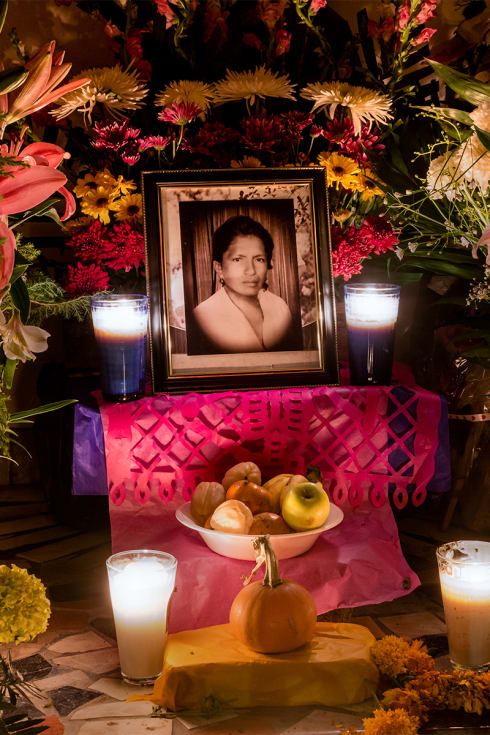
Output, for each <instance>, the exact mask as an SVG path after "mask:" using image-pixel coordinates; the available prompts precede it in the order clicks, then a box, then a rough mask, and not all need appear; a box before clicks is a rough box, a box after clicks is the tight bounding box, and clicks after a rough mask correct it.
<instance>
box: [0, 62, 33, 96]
mask: <svg viewBox="0 0 490 735" xmlns="http://www.w3.org/2000/svg"><path fill="white" fill-rule="evenodd" d="M28 76H29V72H28V71H24V67H23V66H15V67H10V69H5V70H4V71H1V72H0V94H8V92H13V91H14V89H17V87H20V85H21V84H24V82H25V80H26V79H27V77H28Z"/></svg>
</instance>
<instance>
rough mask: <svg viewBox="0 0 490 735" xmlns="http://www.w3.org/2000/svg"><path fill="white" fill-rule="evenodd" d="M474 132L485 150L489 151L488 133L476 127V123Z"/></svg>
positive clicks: (489, 135)
mask: <svg viewBox="0 0 490 735" xmlns="http://www.w3.org/2000/svg"><path fill="white" fill-rule="evenodd" d="M475 132H476V134H477V135H478V138H479V139H480V141H481V142H482V143H483V145H484V146H485V148H486V149H487V151H490V134H489V133H487V132H485V130H480V128H477V127H476V125H475Z"/></svg>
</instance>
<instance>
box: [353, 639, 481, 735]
mask: <svg viewBox="0 0 490 735" xmlns="http://www.w3.org/2000/svg"><path fill="white" fill-rule="evenodd" d="M371 655H372V658H373V660H374V662H375V664H376V666H377V667H378V669H379V672H380V674H381V684H382V688H383V698H382V700H381V702H380V706H379V707H378V708H376V709H375V710H374V712H373V713H372V716H371V717H366V718H363V725H364V730H363V731H364V733H365V734H366V735H392V733H395V732H396V733H397V735H418V733H419V732H420V728H421V727H422V726H423V725H425V724H426V723H427V722H428V720H429V718H430V715H431V712H434V711H439V710H447V709H449V710H453V711H457V710H464V712H467V713H475V714H477V715H481V714H482V712H483V710H486V709H490V672H483V673H479V672H475V671H457V670H455V671H452V672H450V673H447V672H441V671H436V669H435V664H434V660H433V658H432V657H431V656H430V655H429V653H428V652H427V649H426V647H425V646H424V644H423V643H422V642H421V641H417V640H414V641H411V642H408V641H406V640H404V639H403V638H398V637H397V636H394V635H390V636H385V637H384V638H381V639H380V640H377V641H376V642H375V643H374V645H373V647H372V649H371ZM387 682H390V683H391V684H393V683H394V684H396V688H389V686H388V684H387ZM358 732H359V731H358V730H356V729H355V728H350V729H349V730H348V731H345V730H344V731H342V735H356V733H358Z"/></svg>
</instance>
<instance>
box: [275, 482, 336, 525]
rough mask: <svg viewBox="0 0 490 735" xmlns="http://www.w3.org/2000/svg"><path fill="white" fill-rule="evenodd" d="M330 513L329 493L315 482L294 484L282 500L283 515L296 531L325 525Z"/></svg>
mask: <svg viewBox="0 0 490 735" xmlns="http://www.w3.org/2000/svg"><path fill="white" fill-rule="evenodd" d="M329 513H330V501H329V499H328V495H327V493H326V492H325V490H323V489H322V488H320V487H318V485H315V484H314V483H313V482H301V483H299V485H294V486H293V487H292V488H291V490H290V491H289V492H288V493H287V494H286V495H285V497H284V499H283V501H282V508H281V514H282V517H283V518H284V520H285V521H286V523H287V524H288V526H291V528H293V529H294V530H295V531H311V530H313V529H314V528H319V527H320V526H323V524H324V523H325V521H326V520H327V518H328V514H329Z"/></svg>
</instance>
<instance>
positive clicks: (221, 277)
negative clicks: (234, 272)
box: [219, 276, 225, 286]
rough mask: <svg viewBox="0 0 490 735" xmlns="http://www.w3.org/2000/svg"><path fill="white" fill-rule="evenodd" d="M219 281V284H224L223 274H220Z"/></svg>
mask: <svg viewBox="0 0 490 735" xmlns="http://www.w3.org/2000/svg"><path fill="white" fill-rule="evenodd" d="M219 282H220V285H221V286H224V285H225V279H224V278H223V276H220V278H219Z"/></svg>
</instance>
